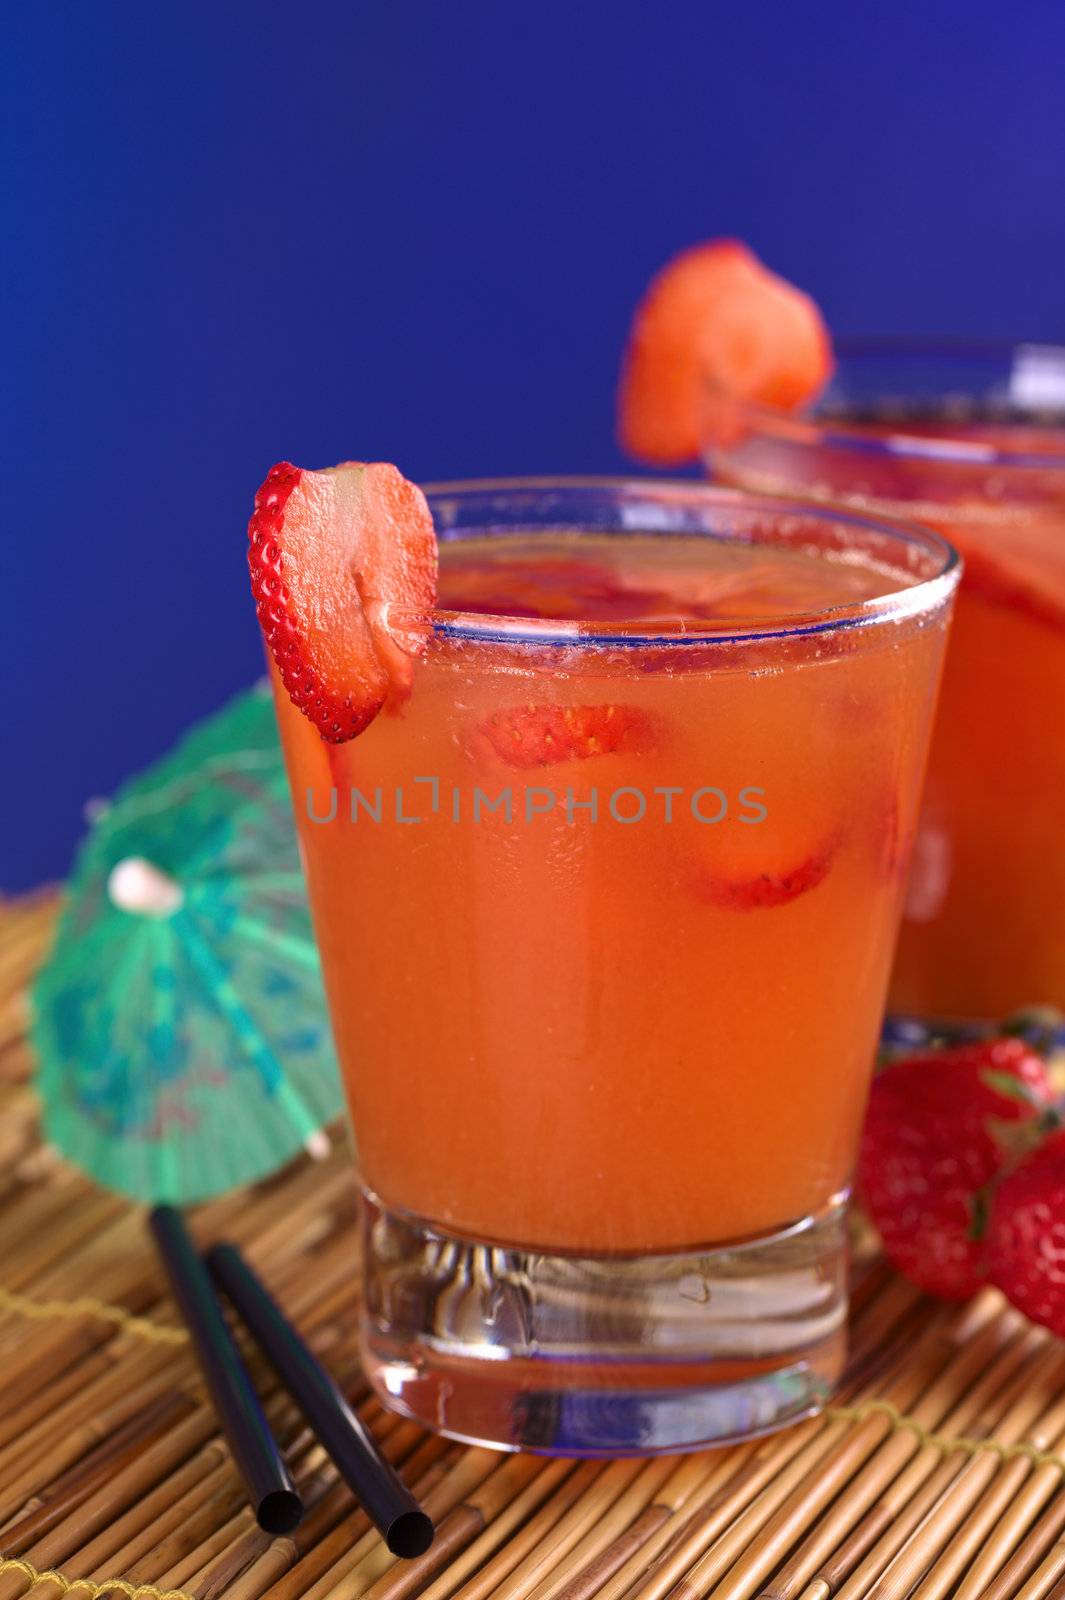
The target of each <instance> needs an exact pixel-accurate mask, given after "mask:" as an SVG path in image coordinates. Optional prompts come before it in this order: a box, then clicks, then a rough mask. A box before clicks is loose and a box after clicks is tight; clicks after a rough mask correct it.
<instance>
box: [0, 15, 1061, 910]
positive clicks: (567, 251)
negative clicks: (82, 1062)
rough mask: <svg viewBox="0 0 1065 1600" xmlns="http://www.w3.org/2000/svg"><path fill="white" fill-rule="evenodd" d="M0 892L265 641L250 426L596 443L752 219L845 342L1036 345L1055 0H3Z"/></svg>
mask: <svg viewBox="0 0 1065 1600" xmlns="http://www.w3.org/2000/svg"><path fill="white" fill-rule="evenodd" d="M4 42H5V48H4V52H3V56H4V60H3V67H2V70H3V73H4V77H5V79H6V80H7V81H6V82H5V84H4V86H3V92H4V99H5V104H6V106H7V107H8V108H9V112H10V113H11V122H10V133H9V138H10V149H9V152H8V155H7V157H6V159H5V172H6V174H7V178H6V182H7V186H8V194H7V197H6V200H5V217H6V220H7V221H8V223H9V228H10V231H11V232H12V234H13V238H14V250H13V252H9V253H8V257H7V268H6V272H7V274H8V275H9V284H8V288H9V299H8V305H9V311H8V315H7V318H6V334H5V340H6V354H7V356H8V368H9V373H11V374H13V381H10V380H9V383H8V385H7V386H5V387H6V390H7V401H8V408H9V415H8V417H7V419H6V420H5V424H4V444H5V456H6V460H7V467H6V470H5V474H4V488H5V490H6V502H5V508H4V509H5V513H6V515H5V526H4V529H3V535H2V537H3V550H4V569H5V572H4V586H3V613H2V614H3V624H2V634H0V642H2V646H3V660H4V670H5V676H6V680H7V686H8V692H7V695H6V705H5V710H4V726H3V738H2V748H3V749H4V752H5V755H6V757H7V761H6V763H5V766H6V769H7V770H6V773H5V782H4V783H3V785H2V786H0V789H2V793H3V807H4V812H3V816H2V817H0V851H2V854H0V885H2V886H3V887H5V888H9V889H10V888H15V887H18V886H22V885H28V884H31V883H34V882H36V881H37V880H39V879H40V878H42V877H43V876H45V875H57V874H60V873H62V872H63V871H64V870H65V869H66V867H67V865H68V862H69V859H70V853H71V849H72V847H73V844H74V841H75V839H76V838H77V835H78V833H79V831H80V828H81V807H82V804H83V802H84V801H85V799H86V798H88V797H89V796H91V795H94V794H101V793H106V792H108V791H109V790H110V789H112V788H113V787H114V785H115V784H116V783H117V782H118V781H119V780H120V779H121V778H122V777H124V776H125V775H126V774H127V773H129V772H131V771H132V770H134V769H135V768H136V767H137V766H139V765H143V764H144V763H145V762H146V761H148V760H149V759H151V758H152V757H154V756H155V755H157V754H159V753H160V752H161V751H163V750H164V749H165V748H166V746H167V745H168V744H169V743H170V742H171V741H172V739H173V737H174V735H175V734H176V733H177V732H178V731H179V730H180V729H181V728H182V727H183V726H184V725H185V724H187V723H188V722H189V721H190V720H191V719H192V718H193V717H195V716H197V715H199V714H200V713H202V712H205V711H207V710H209V709H212V708H213V707H214V706H216V705H217V704H218V703H219V702H220V701H221V700H223V699H224V698H225V696H226V695H227V694H228V693H229V692H231V691H232V690H233V689H235V688H236V687H239V686H240V685H242V684H244V683H246V682H249V681H250V680H251V679H252V678H253V677H254V676H256V674H257V673H258V672H259V670H260V657H259V647H258V640H257V635H256V629H255V624H254V620H253V615H252V609H251V604H250V600H249V596H248V593H247V579H246V571H245V566H244V528H245V525H246V521H247V516H248V511H249V503H250V499H251V495H252V492H253V491H254V489H255V487H256V485H257V484H258V483H259V481H260V480H261V478H262V477H263V475H264V472H265V470H266V469H267V467H269V465H270V464H271V462H272V461H274V460H275V459H276V458H277V457H280V456H290V457H291V458H292V459H294V460H296V461H298V462H301V463H303V464H306V465H308V466H319V465H325V464H328V463H330V462H333V461H336V460H338V459H341V458H343V457H346V456H353V455H354V456H361V457H365V458H370V459H373V458H386V459H393V460H395V461H397V462H398V463H399V465H400V466H401V467H402V469H403V470H404V471H405V472H406V473H407V474H408V475H410V476H413V477H419V478H430V477H435V476H445V475H446V476H460V475H464V474H486V473H510V472H527V471H590V470H599V469H614V468H617V467H618V466H620V465H622V462H621V458H620V457H619V455H618V453H617V451H616V448H615V446H614V442H613V437H612V430H613V387H614V380H615V372H616V366H617V359H618V355H619V351H620V348H621V345H622V341H623V338H624V335H625V331H626V327H627V325H628V321H629V317H630V314H631V311H632V307H633V304H634V302H635V300H636V299H637V297H638V296H639V294H640V291H641V290H642V288H643V286H644V284H645V283H646V281H647V279H648V278H649V276H650V275H651V273H652V272H653V271H654V270H655V269H656V268H657V267H658V266H659V265H660V264H661V263H662V262H663V261H664V259H665V258H666V257H667V256H668V255H670V254H671V253H672V252H673V251H675V250H676V249H677V248H678V247H680V246H681V245H684V244H687V243H689V242H691V241H693V240H696V239H699V238H703V237H708V236H711V235H714V234H719V233H733V234H738V235H740V236H742V237H744V238H746V239H747V240H748V241H749V242H750V243H751V244H752V245H753V246H754V247H755V249H756V250H757V251H758V252H759V253H760V254H761V255H762V256H763V257H764V258H765V259H766V260H767V261H768V262H769V263H770V264H771V265H772V266H774V267H776V268H777V269H778V270H779V271H781V272H783V273H785V274H787V275H788V276H789V277H792V278H794V279H795V280H796V281H797V282H798V283H800V284H802V285H803V286H804V287H806V288H808V289H810V290H811V291H812V292H813V293H814V294H815V295H816V296H817V298H818V299H819V300H820V302H821V304H822V306H823V307H824V309H825V311H826V313H827V315H828V318H829V320H830V322H831V324H832V326H833V327H834V328H836V329H837V330H840V331H850V332H855V331H881V330H883V331H906V330H909V331H914V332H921V331H929V332H931V331H942V332H953V333H960V334H965V333H981V334H989V335H1012V336H1018V337H1025V338H1058V339H1061V338H1063V337H1065V272H1063V263H1065V188H1063V173H1065V109H1063V101H1062V75H1063V63H1065V7H1062V5H1061V3H1060V0H1027V3H1026V4H1025V5H1023V6H1021V7H1018V8H1007V7H1005V6H1003V5H1001V4H1000V3H999V0H981V3H969V4H966V3H962V0H956V3H953V4H944V3H942V0H925V3H923V4H921V5H920V6H918V5H916V4H914V5H902V4H895V5H885V6H875V7H866V6H858V5H856V4H854V3H853V0H822V3H820V4H818V5H803V4H800V3H795V0H783V3H780V4H773V5H770V4H765V3H757V0H755V3H748V4H743V5H737V4H732V5H729V6H724V5H718V4H715V3H709V0H655V3H651V0H646V3H644V0H640V3H638V4H637V3H629V0H612V3H610V0H603V3H599V4H593V3H588V0H586V3H584V4H579V3H577V0H564V3H559V0H539V3H537V4H535V5H522V6H519V5H517V4H514V3H511V0H450V3H446V0H439V3H429V0H422V3H409V4H407V3H403V0H392V3H388V0H385V3H381V4H359V3H355V0H349V3H346V4H326V3H316V0H304V3H301V4H298V5H284V6H282V5H280V4H267V3H263V4H243V3H231V4H224V5H221V4H211V5H205V4H199V3H183V4H180V5H178V4H176V3H172V0H171V3H164V4H161V5H146V4H145V3H144V0H137V3H135V4H124V3H115V4H109V3H106V0H104V3H100V4H95V5H93V4H89V3H80V4H79V3H69V4H63V5H56V4H49V3H42V0H34V3H33V4H31V5H25V6H21V7H18V8H14V7H12V8H10V9H9V11H8V16H7V21H6V31H5V41H4Z"/></svg>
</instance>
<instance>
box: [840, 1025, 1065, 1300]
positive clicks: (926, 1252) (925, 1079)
mask: <svg viewBox="0 0 1065 1600" xmlns="http://www.w3.org/2000/svg"><path fill="white" fill-rule="evenodd" d="M1050 1093H1051V1089H1050V1080H1049V1078H1048V1077H1047V1071H1046V1066H1045V1063H1044V1062H1043V1059H1042V1057H1041V1056H1038V1055H1036V1054H1035V1052H1034V1051H1033V1050H1030V1049H1029V1048H1028V1046H1027V1045H1026V1044H1024V1043H1023V1042H1022V1041H1021V1040H1020V1039H991V1040H984V1041H981V1042H980V1043H978V1044H968V1045H960V1046H957V1047H955V1048H951V1049H946V1050H934V1051H930V1052H928V1053H927V1054H921V1055H916V1056H910V1057H908V1058H907V1059H905V1060H903V1061H896V1062H894V1063H893V1064H892V1065H891V1066H889V1067H886V1068H885V1069H884V1070H883V1071H882V1072H881V1073H880V1074H879V1075H878V1077H877V1078H876V1080H875V1081H874V1083H873V1091H872V1095H871V1097H870V1101H869V1111H868V1114H867V1117H866V1123H865V1131H864V1134H863V1136H862V1146H861V1154H860V1157H859V1163H858V1186H859V1193H860V1196H861V1198H862V1200H863V1202H864V1204H865V1206H866V1209H867V1210H868V1212H869V1214H870V1216H871V1217H872V1220H873V1221H874V1223H875V1224H876V1226H877V1228H878V1230H879V1232H880V1237H881V1239H882V1240H883V1244H884V1251H885V1253H886V1255H887V1257H888V1259H889V1260H890V1261H891V1263H892V1265H893V1266H895V1267H897V1268H898V1270H899V1271H900V1272H902V1273H904V1274H905V1276H906V1277H907V1278H910V1279H911V1280H912V1281H913V1282H914V1283H916V1284H918V1285H919V1287H920V1288H922V1289H925V1290H927V1291H928V1293H929V1294H935V1295H939V1296H940V1297H941V1298H942V1299H944V1300H965V1299H967V1298H968V1297H969V1296H970V1295H971V1294H974V1293H975V1292H976V1290H977V1289H978V1288H979V1287H980V1285H981V1284H982V1283H983V1282H984V1281H985V1272H984V1263H983V1243H982V1241H981V1240H980V1239H979V1238H978V1236H977V1235H978V1227H977V1223H978V1218H977V1215H976V1213H975V1211H974V1205H975V1203H976V1202H977V1199H978V1197H979V1196H980V1192H981V1191H982V1190H983V1189H984V1188H985V1187H986V1185H987V1184H989V1183H990V1182H991V1180H992V1179H993V1178H994V1177H995V1176H996V1175H997V1174H998V1173H999V1172H1000V1171H1001V1170H1002V1168H1003V1167H1004V1166H1005V1164H1006V1161H1007V1159H1008V1152H1007V1150H1006V1148H1005V1145H1004V1144H1003V1143H1002V1142H1001V1141H1000V1140H999V1139H997V1138H996V1137H995V1124H996V1122H998V1123H1005V1122H1022V1121H1025V1120H1028V1119H1031V1118H1034V1117H1035V1116H1036V1115H1038V1113H1039V1111H1040V1109H1041V1108H1042V1107H1044V1106H1045V1105H1046V1104H1047V1102H1048V1101H1049V1099H1050Z"/></svg>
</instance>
